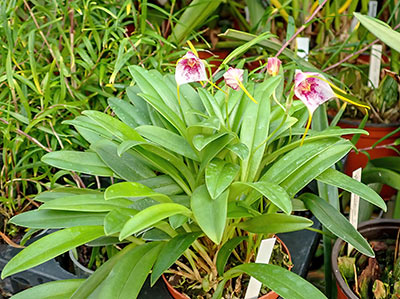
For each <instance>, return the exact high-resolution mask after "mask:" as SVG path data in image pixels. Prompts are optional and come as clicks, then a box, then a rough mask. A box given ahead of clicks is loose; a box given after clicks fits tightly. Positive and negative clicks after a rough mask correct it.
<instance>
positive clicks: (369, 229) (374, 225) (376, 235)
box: [331, 219, 400, 299]
mask: <svg viewBox="0 0 400 299" xmlns="http://www.w3.org/2000/svg"><path fill="white" fill-rule="evenodd" d="M399 229H400V219H374V220H369V221H366V222H363V223H361V224H360V226H359V227H358V231H359V232H360V233H361V234H362V235H363V236H364V237H365V238H366V239H367V240H373V239H382V238H391V239H396V237H397V233H398V231H399ZM344 245H345V242H344V241H343V240H341V239H337V240H336V242H335V245H334V246H333V250H332V256H331V261H332V271H333V274H334V276H335V279H336V285H337V289H338V297H337V298H338V299H346V298H349V299H359V298H358V296H356V295H355V294H354V293H353V291H352V290H351V289H350V288H349V287H348V285H347V284H346V283H345V281H344V279H343V277H342V275H341V274H340V271H339V267H338V263H337V259H338V257H339V252H340V251H341V249H342V247H343V246H344Z"/></svg>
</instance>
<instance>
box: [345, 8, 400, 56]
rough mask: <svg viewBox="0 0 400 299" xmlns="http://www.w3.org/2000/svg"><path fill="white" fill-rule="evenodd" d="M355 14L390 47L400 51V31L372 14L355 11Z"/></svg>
mask: <svg viewBox="0 0 400 299" xmlns="http://www.w3.org/2000/svg"><path fill="white" fill-rule="evenodd" d="M353 14H354V16H355V17H356V18H357V19H358V20H359V21H360V22H361V24H363V26H365V28H367V29H368V30H369V31H371V32H372V34H373V35H375V36H376V37H377V38H379V39H380V40H381V41H383V42H384V43H385V44H386V45H388V46H389V47H391V48H393V49H394V50H396V51H397V52H400V33H399V32H397V31H394V30H393V29H392V28H390V26H389V25H387V24H385V23H384V22H382V21H380V20H378V19H375V18H372V17H370V16H364V15H362V14H359V13H357V12H354V13H353Z"/></svg>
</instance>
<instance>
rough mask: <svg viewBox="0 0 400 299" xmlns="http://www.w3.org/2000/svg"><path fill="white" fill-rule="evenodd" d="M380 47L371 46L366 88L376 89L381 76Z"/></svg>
mask: <svg viewBox="0 0 400 299" xmlns="http://www.w3.org/2000/svg"><path fill="white" fill-rule="evenodd" d="M381 59H382V45H373V46H372V49H371V57H370V61H369V75H368V79H369V81H368V86H369V87H373V88H378V86H379V76H380V74H381Z"/></svg>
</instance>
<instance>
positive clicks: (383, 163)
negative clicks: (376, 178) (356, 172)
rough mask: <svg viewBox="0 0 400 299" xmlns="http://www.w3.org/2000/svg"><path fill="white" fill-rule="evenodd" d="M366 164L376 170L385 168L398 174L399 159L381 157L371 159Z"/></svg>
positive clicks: (399, 169)
mask: <svg viewBox="0 0 400 299" xmlns="http://www.w3.org/2000/svg"><path fill="white" fill-rule="evenodd" d="M368 163H369V164H371V165H373V166H374V167H377V168H387V169H390V170H393V171H397V172H400V157H382V158H377V159H373V160H371V161H369V162H368Z"/></svg>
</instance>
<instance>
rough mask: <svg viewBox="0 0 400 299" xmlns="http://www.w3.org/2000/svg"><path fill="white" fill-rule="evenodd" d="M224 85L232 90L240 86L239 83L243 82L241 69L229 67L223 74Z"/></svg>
mask: <svg viewBox="0 0 400 299" xmlns="http://www.w3.org/2000/svg"><path fill="white" fill-rule="evenodd" d="M224 79H225V83H226V85H228V86H229V87H230V88H232V89H234V90H238V89H239V88H240V86H239V83H240V82H243V70H241V69H235V68H233V67H230V68H229V69H228V70H227V71H226V72H225V74H224Z"/></svg>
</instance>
